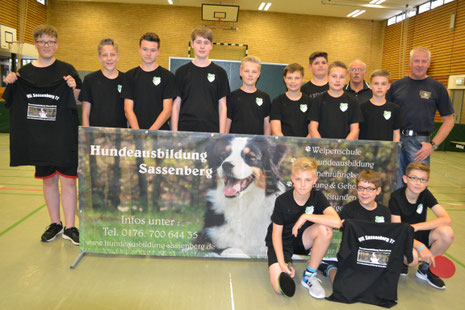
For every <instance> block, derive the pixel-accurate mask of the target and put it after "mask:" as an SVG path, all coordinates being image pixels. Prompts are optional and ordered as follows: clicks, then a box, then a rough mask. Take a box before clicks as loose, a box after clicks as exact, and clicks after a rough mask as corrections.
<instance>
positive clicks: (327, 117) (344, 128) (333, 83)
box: [308, 61, 362, 140]
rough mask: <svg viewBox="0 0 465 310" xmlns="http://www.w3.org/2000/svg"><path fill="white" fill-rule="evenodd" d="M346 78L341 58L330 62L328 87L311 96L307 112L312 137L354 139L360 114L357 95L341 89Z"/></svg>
mask: <svg viewBox="0 0 465 310" xmlns="http://www.w3.org/2000/svg"><path fill="white" fill-rule="evenodd" d="M346 78H347V66H346V65H345V64H344V63H343V62H340V61H335V62H333V63H332V64H331V65H330V66H329V77H328V81H329V90H328V91H327V92H325V93H323V94H321V95H320V96H317V97H316V98H315V99H313V100H312V106H311V108H310V112H309V114H308V119H309V121H310V125H309V132H310V135H311V137H312V138H331V139H347V140H357V138H358V131H359V123H360V121H361V120H362V114H361V112H360V107H359V103H358V101H357V99H355V98H353V97H352V96H350V95H348V94H347V93H346V92H344V89H343V88H344V85H345V83H346Z"/></svg>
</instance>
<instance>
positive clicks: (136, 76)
mask: <svg viewBox="0 0 465 310" xmlns="http://www.w3.org/2000/svg"><path fill="white" fill-rule="evenodd" d="M139 54H140V57H141V60H142V63H141V64H140V66H138V67H136V68H134V69H131V70H129V71H128V72H126V74H125V78H124V80H123V90H122V92H121V97H122V98H124V112H125V114H126V118H127V120H128V123H129V126H130V127H131V128H132V129H149V130H159V129H161V130H169V126H168V124H167V121H168V119H169V118H170V116H171V110H172V106H173V98H174V97H175V96H176V85H175V82H174V75H173V74H172V73H171V72H170V71H168V70H166V69H165V68H163V67H161V66H159V65H158V63H157V57H158V55H160V38H159V37H158V35H156V34H155V33H152V32H148V33H146V34H144V35H143V36H142V37H141V38H140V40H139Z"/></svg>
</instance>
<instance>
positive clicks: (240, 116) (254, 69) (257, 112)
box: [226, 56, 271, 135]
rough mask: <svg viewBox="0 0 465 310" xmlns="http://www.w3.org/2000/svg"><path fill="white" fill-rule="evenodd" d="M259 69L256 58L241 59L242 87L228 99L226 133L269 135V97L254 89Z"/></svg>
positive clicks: (259, 64)
mask: <svg viewBox="0 0 465 310" xmlns="http://www.w3.org/2000/svg"><path fill="white" fill-rule="evenodd" d="M260 68H261V63H260V59H259V58H258V57H255V56H247V57H244V58H243V59H242V62H241V68H240V76H241V78H242V86H241V88H239V89H237V90H235V91H233V92H232V93H231V96H229V97H228V119H227V120H226V133H243V134H251V135H270V133H271V129H270V110H271V101H270V96H269V95H268V94H267V93H265V92H263V91H261V90H259V89H257V87H256V83H257V80H258V78H259V77H260Z"/></svg>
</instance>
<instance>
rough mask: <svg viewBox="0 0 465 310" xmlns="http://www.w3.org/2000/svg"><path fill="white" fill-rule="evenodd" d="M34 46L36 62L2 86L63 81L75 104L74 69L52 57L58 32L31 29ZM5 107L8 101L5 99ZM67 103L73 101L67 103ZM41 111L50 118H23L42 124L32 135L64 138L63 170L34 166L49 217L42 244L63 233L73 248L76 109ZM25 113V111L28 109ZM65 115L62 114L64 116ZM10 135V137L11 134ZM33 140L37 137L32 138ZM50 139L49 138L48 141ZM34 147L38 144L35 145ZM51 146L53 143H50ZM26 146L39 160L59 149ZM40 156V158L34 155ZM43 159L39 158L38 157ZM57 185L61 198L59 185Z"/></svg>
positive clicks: (76, 240) (76, 80)
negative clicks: (36, 53)
mask: <svg viewBox="0 0 465 310" xmlns="http://www.w3.org/2000/svg"><path fill="white" fill-rule="evenodd" d="M33 37H34V46H35V48H36V49H37V52H38V53H39V58H38V59H37V60H34V61H33V62H32V63H30V64H27V65H26V66H24V67H23V68H21V69H20V70H19V72H18V73H10V74H9V75H8V76H7V77H6V79H5V83H7V84H13V83H15V82H16V81H17V79H18V77H21V79H23V80H24V81H26V82H28V83H30V84H32V85H34V86H35V87H38V88H39V87H48V88H49V87H50V85H51V84H56V82H57V81H60V80H63V79H64V80H65V81H66V83H67V85H68V86H69V87H70V88H72V89H73V95H74V99H75V101H77V98H78V96H79V91H80V89H81V84H82V82H81V79H80V78H79V75H78V73H77V71H76V69H74V67H73V66H72V65H70V64H68V63H66V62H63V61H60V60H58V59H56V58H55V53H56V50H57V48H58V42H57V41H58V32H57V30H56V29H55V28H54V27H53V26H50V25H39V26H37V27H36V28H35V29H34V32H33ZM5 99H6V101H7V103H8V102H9V101H10V100H11V101H13V100H12V98H5ZM71 101H73V100H72V99H71ZM31 110H33V107H31ZM41 110H47V111H46V112H45V113H46V115H50V116H53V115H54V116H53V117H49V118H44V120H40V117H39V118H34V117H33V116H34V115H29V113H28V114H27V118H28V119H30V118H34V119H36V120H37V121H36V122H42V125H43V126H42V127H41V128H43V132H38V133H35V134H37V135H38V136H40V137H42V138H43V135H46V134H49V133H51V132H52V133H53V134H56V133H57V131H59V132H60V134H59V136H61V137H67V138H66V140H67V141H66V143H67V144H68V146H67V147H65V150H66V151H65V152H63V153H61V155H60V157H65V158H60V159H59V160H60V162H66V163H67V165H66V166H63V165H61V164H59V163H55V164H54V165H53V166H52V165H40V164H37V165H36V166H35V178H38V179H42V180H43V193H44V198H45V202H46V204H47V209H48V213H49V215H50V220H51V222H52V223H51V224H50V225H49V226H48V227H47V229H46V230H45V232H44V233H43V234H42V236H41V240H42V241H43V242H48V241H52V240H54V239H55V238H56V236H58V235H59V234H62V233H63V235H62V236H63V238H64V239H67V240H70V241H71V242H72V243H73V244H75V245H79V230H78V229H77V228H76V227H75V217H76V208H77V193H76V178H77V177H78V176H77V167H78V158H77V152H76V149H77V143H78V141H77V130H78V125H79V121H78V118H77V112H76V105H75V102H73V106H67V107H63V106H58V105H56V106H49V105H44V106H43V108H42V109H41ZM28 111H29V109H28ZM65 111H66V112H65ZM25 117H26V115H25ZM12 135H13V133H12ZM36 138H37V136H36ZM48 139H50V137H48ZM35 143H38V141H35ZM52 143H53V142H52ZM32 144H33V143H29V145H28V146H27V147H28V148H29V149H28V150H27V152H32V153H34V154H36V155H37V157H39V156H40V155H43V154H44V153H46V152H49V153H50V152H54V153H56V152H58V149H60V150H61V149H62V147H63V146H62V145H60V146H56V147H54V148H53V150H50V149H48V148H44V147H43V146H42V147H41V148H40V146H39V147H37V146H33V145H32ZM38 153H41V154H38ZM42 157H43V156H42ZM58 183H60V184H61V195H60V190H59V184H58ZM60 196H61V202H62V208H63V213H64V216H65V227H64V228H63V224H62V222H61V219H60Z"/></svg>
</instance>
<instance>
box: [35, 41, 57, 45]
mask: <svg viewBox="0 0 465 310" xmlns="http://www.w3.org/2000/svg"><path fill="white" fill-rule="evenodd" d="M36 43H37V44H39V46H46V45H48V46H55V44H57V41H36Z"/></svg>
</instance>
